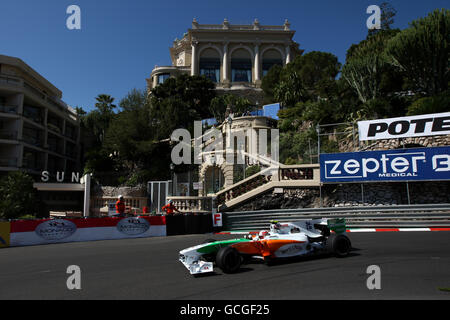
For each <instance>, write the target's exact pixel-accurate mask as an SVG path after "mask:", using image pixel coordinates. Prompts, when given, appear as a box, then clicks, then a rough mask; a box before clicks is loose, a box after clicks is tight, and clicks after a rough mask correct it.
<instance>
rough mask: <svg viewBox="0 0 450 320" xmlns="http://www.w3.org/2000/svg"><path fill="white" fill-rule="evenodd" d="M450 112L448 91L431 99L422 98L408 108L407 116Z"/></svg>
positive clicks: (449, 91) (449, 93)
mask: <svg viewBox="0 0 450 320" xmlns="http://www.w3.org/2000/svg"><path fill="white" fill-rule="evenodd" d="M449 110H450V90H447V91H446V92H443V93H441V94H439V95H436V96H433V97H422V98H420V99H417V100H416V101H414V102H413V103H412V104H411V105H410V106H409V107H408V113H407V115H408V116H414V115H418V114H428V113H439V112H447V111H449Z"/></svg>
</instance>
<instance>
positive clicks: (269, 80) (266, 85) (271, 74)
mask: <svg viewBox="0 0 450 320" xmlns="http://www.w3.org/2000/svg"><path fill="white" fill-rule="evenodd" d="M282 70H283V67H282V66H280V65H277V64H276V65H273V66H272V67H271V68H270V69H269V71H268V72H267V74H266V75H265V76H264V77H263V78H262V82H261V89H263V91H264V103H265V104H268V103H272V102H277V101H276V99H275V93H274V88H275V87H276V86H277V85H278V83H279V82H280V76H281V72H282Z"/></svg>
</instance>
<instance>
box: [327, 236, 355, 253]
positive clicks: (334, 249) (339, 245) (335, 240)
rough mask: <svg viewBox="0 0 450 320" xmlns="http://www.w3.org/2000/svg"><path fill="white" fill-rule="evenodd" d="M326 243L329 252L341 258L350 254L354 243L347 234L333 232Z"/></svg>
mask: <svg viewBox="0 0 450 320" xmlns="http://www.w3.org/2000/svg"><path fill="white" fill-rule="evenodd" d="M326 245H327V250H328V252H330V253H332V254H333V255H335V256H336V257H339V258H342V257H346V256H348V255H349V253H350V250H351V249H352V243H351V242H350V239H349V238H348V237H347V236H346V235H345V234H335V233H333V234H331V235H330V236H329V237H328V239H327V243H326Z"/></svg>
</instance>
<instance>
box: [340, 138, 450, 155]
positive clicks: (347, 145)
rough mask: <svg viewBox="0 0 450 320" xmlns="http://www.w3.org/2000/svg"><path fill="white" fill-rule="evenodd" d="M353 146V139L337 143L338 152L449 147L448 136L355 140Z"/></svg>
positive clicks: (449, 139)
mask: <svg viewBox="0 0 450 320" xmlns="http://www.w3.org/2000/svg"><path fill="white" fill-rule="evenodd" d="M355 143H356V145H354V141H353V139H345V140H340V141H339V152H355V151H375V150H390V149H399V148H403V146H405V147H406V148H420V147H442V146H449V145H450V135H441V136H430V137H414V138H400V139H383V140H376V141H362V142H358V140H356V142H355Z"/></svg>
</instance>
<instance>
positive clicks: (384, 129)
mask: <svg viewBox="0 0 450 320" xmlns="http://www.w3.org/2000/svg"><path fill="white" fill-rule="evenodd" d="M358 134H359V141H366V140H379V139H395V138H408V137H424V136H434V135H446V134H450V112H443V113H434V114H424V115H419V116H411V117H400V118H389V119H378V120H367V121H359V122H358Z"/></svg>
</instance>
